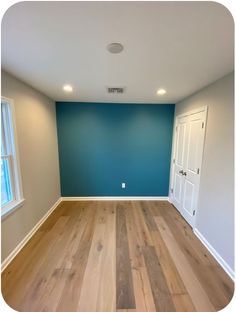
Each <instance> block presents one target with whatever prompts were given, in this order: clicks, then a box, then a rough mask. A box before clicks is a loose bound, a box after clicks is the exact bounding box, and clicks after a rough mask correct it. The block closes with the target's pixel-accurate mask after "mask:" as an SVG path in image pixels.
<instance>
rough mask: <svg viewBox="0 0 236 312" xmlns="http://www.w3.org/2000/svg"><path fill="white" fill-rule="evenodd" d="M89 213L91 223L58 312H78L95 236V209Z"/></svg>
mask: <svg viewBox="0 0 236 312" xmlns="http://www.w3.org/2000/svg"><path fill="white" fill-rule="evenodd" d="M89 213H90V218H89V221H88V222H87V223H86V226H85V229H84V232H83V235H82V237H81V240H80V243H79V245H78V248H77V250H76V253H75V255H74V257H73V262H72V267H71V275H70V276H68V278H67V279H66V282H65V286H64V289H63V291H62V295H61V298H60V300H59V301H58V304H57V309H56V312H64V311H77V306H78V302H79V298H80V292H81V287H82V282H83V277H84V272H85V269H86V265H87V261H88V256H89V251H90V248H91V244H92V239H93V234H94V227H95V218H96V209H95V207H92V209H90V211H89ZM65 298H66V300H65Z"/></svg>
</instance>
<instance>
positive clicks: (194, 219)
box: [169, 105, 208, 229]
mask: <svg viewBox="0 0 236 312" xmlns="http://www.w3.org/2000/svg"><path fill="white" fill-rule="evenodd" d="M200 112H204V113H205V114H204V121H203V122H204V127H205V132H204V138H203V150H202V157H201V161H200V164H199V169H200V173H199V189H200V185H201V174H202V161H203V154H204V149H205V141H206V127H207V115H208V106H207V105H206V106H202V107H199V108H196V109H193V110H190V111H187V112H185V113H182V114H179V115H176V116H175V120H174V128H173V140H172V153H171V166H170V185H169V200H170V202H171V203H172V204H173V198H172V197H173V195H172V194H173V183H174V165H175V164H174V160H175V155H176V134H177V131H176V130H177V124H178V119H180V118H183V117H187V116H190V115H193V114H196V113H200ZM199 189H198V194H197V205H196V212H195V215H194V218H193V225H192V228H193V229H194V228H195V225H196V217H197V211H198V200H199ZM173 205H174V204H173ZM174 207H175V206H174ZM175 208H176V209H177V207H175ZM177 210H178V211H179V209H177ZM179 212H180V213H181V211H179Z"/></svg>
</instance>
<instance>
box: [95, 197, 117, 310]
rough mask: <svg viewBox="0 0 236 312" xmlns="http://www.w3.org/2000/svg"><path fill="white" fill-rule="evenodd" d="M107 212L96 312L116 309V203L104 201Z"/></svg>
mask: <svg viewBox="0 0 236 312" xmlns="http://www.w3.org/2000/svg"><path fill="white" fill-rule="evenodd" d="M103 206H104V207H105V209H106V212H107V222H106V229H105V240H104V247H103V249H104V250H103V258H102V266H101V277H100V280H99V285H98V289H99V291H98V299H97V304H96V312H115V311H116V204H115V203H107V202H105V203H104V204H103Z"/></svg>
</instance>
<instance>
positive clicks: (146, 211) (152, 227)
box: [140, 201, 157, 231]
mask: <svg viewBox="0 0 236 312" xmlns="http://www.w3.org/2000/svg"><path fill="white" fill-rule="evenodd" d="M140 204H141V209H142V212H143V216H144V220H145V222H146V224H147V226H148V229H149V231H156V230H157V226H156V223H155V221H154V219H153V216H152V214H151V212H150V208H151V207H150V202H146V201H142V202H141V203H140Z"/></svg>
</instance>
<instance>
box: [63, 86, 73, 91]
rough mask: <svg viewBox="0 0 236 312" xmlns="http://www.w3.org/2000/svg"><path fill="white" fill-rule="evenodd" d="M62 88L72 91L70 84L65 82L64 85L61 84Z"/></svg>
mask: <svg viewBox="0 0 236 312" xmlns="http://www.w3.org/2000/svg"><path fill="white" fill-rule="evenodd" d="M63 90H64V91H66V92H72V91H73V88H72V86H71V85H69V84H66V85H64V86H63Z"/></svg>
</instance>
